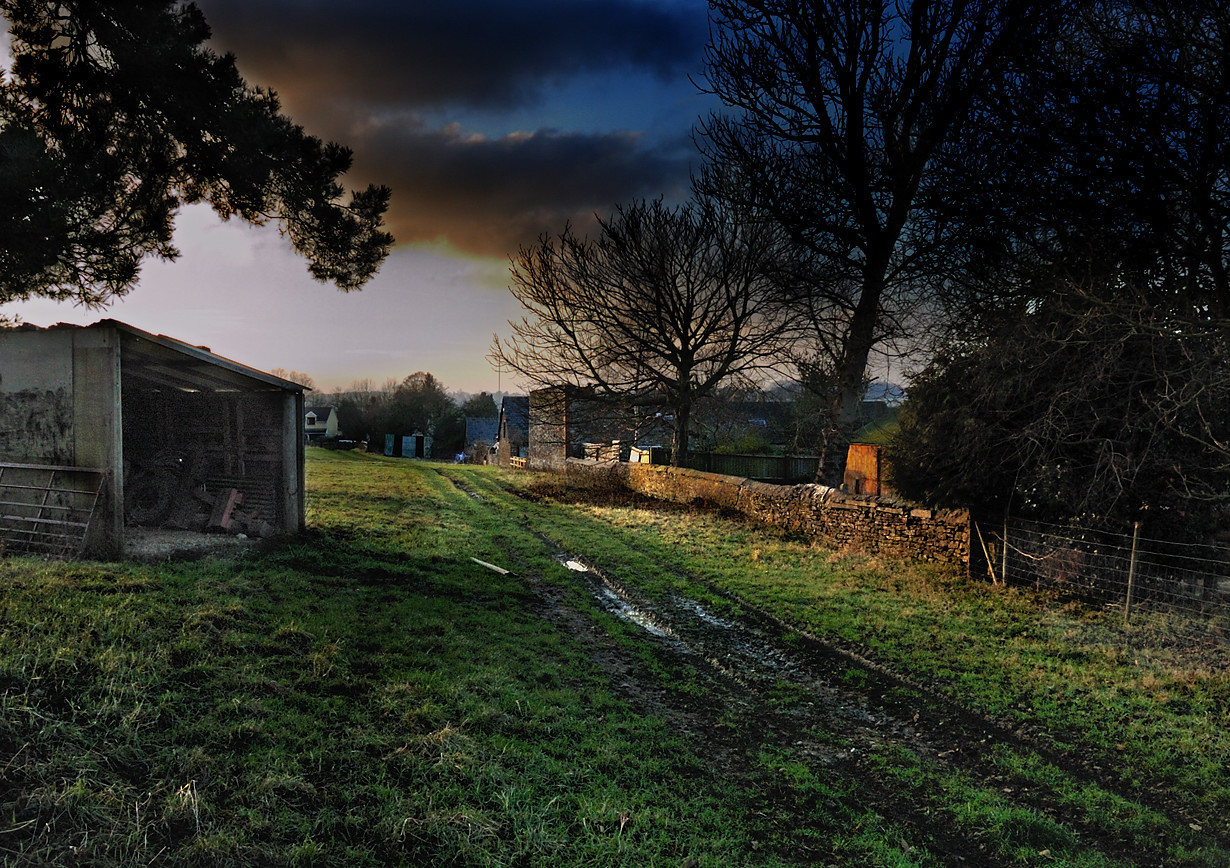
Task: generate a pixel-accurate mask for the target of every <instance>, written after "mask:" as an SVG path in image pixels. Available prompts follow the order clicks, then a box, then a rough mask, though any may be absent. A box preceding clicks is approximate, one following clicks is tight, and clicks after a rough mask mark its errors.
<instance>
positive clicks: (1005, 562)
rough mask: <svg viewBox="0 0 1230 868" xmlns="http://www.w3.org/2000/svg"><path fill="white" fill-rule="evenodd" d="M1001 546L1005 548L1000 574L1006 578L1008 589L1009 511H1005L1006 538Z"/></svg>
mask: <svg viewBox="0 0 1230 868" xmlns="http://www.w3.org/2000/svg"><path fill="white" fill-rule="evenodd" d="M1001 545H1002V546H1003V551H1002V552H1001V553H1000V554H1001V556H1002V564H1003V565H1002V566H1001V567H1000V570H999V574H1000V575H1001V576H1003V577H1004V587H1008V512H1007V510H1005V511H1004V537H1003V540H1002V542H1001Z"/></svg>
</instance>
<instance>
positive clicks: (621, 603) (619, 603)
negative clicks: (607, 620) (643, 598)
mask: <svg viewBox="0 0 1230 868" xmlns="http://www.w3.org/2000/svg"><path fill="white" fill-rule="evenodd" d="M600 596H601V599H602V600H603V602H604V603H605V604H606V607H607V609H608V610H610V611H613V612H614V613H615V614H616V615H618V616H619V617H621V618H623V619H624V620H625V621H631V622H632V623H633V624H635V625H636V626H638V627H640V628H641V629H642V630H644V631H645V632H646V633H650V634H652V635H654V636H657V637H658V638H660V639H670V638H672V636H671V633H670V631H669V630H664V629H663V628H661V627H659V626H658V625H657V624H655V623H654V622H653V620H652V619H651V618H650V617H649V616H648V615H647V614H646V613H645V612H642V611H641V610H640V609H638V608H637V607H636V606H634V605H632V604H631V603H630V602H628V601H627V600H625V599H624V598H623V597H621V596H620V595H619V594H617V593H616V592H615V591H614V590H613V589H612V588H611V587H610V586H608V585H603V586H602V588H601V590H600Z"/></svg>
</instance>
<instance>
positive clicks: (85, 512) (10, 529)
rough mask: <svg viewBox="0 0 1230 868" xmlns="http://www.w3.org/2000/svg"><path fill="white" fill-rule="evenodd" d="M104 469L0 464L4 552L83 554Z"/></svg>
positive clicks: (0, 543) (0, 532)
mask: <svg viewBox="0 0 1230 868" xmlns="http://www.w3.org/2000/svg"><path fill="white" fill-rule="evenodd" d="M106 476H107V472H106V471H105V470H100V469H98V468H93V467H59V466H55V465H47V464H8V463H2V462H0V546H3V550H4V551H5V552H18V553H23V554H41V555H50V556H52V557H73V556H75V555H78V554H80V553H81V549H82V546H83V545H84V544H85V538H86V533H87V532H88V531H89V529H90V520H91V519H92V518H93V517H94V510H95V508H96V507H97V505H98V497H99V494H100V493H101V492H102V487H103V484H104V480H105V479H106Z"/></svg>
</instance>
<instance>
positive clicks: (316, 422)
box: [303, 407, 342, 443]
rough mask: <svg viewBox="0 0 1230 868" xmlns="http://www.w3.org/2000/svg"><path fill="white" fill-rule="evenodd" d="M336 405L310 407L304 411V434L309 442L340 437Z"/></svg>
mask: <svg viewBox="0 0 1230 868" xmlns="http://www.w3.org/2000/svg"><path fill="white" fill-rule="evenodd" d="M341 433H342V432H341V431H339V430H338V427H337V408H336V407H308V408H307V409H306V410H305V411H304V413H303V435H304V437H306V438H307V442H309V443H311V442H312V441H313V440H323V439H325V438H327V437H328V438H332V437H339V436H341Z"/></svg>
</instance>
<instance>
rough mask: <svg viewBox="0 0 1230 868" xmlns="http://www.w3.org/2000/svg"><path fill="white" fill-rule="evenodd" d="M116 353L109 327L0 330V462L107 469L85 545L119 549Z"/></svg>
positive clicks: (106, 552) (97, 550) (97, 551)
mask: <svg viewBox="0 0 1230 868" xmlns="http://www.w3.org/2000/svg"><path fill="white" fill-rule="evenodd" d="M118 395H119V351H118V342H117V336H116V334H115V332H114V331H112V330H109V329H107V330H85V329H59V330H54V329H53V330H44V331H35V330H28V331H27V330H20V329H17V330H6V331H5V332H4V333H3V334H2V335H0V461H5V462H11V463H16V464H41V465H60V466H72V467H94V468H99V469H103V470H107V471H109V475H108V478H107V484H106V485H105V486H104V487H103V496H102V498H101V500H100V502H99V504H98V506H97V509H96V512H95V517H96V520H95V521H94V522H93V523H92V525H91V533H90V537H89V539H88V540H87V541H86V548H87V550H88V551H89V552H90V553H91V554H94V555H96V556H102V557H108V556H114V555H117V554H118V553H119V551H120V545H121V536H122V532H123V479H122V474H120V473H119V472H118V469H119V468H120V467H121V466H122V465H123V455H122V451H121V450H122V445H121V437H120V414H119V401H118Z"/></svg>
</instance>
